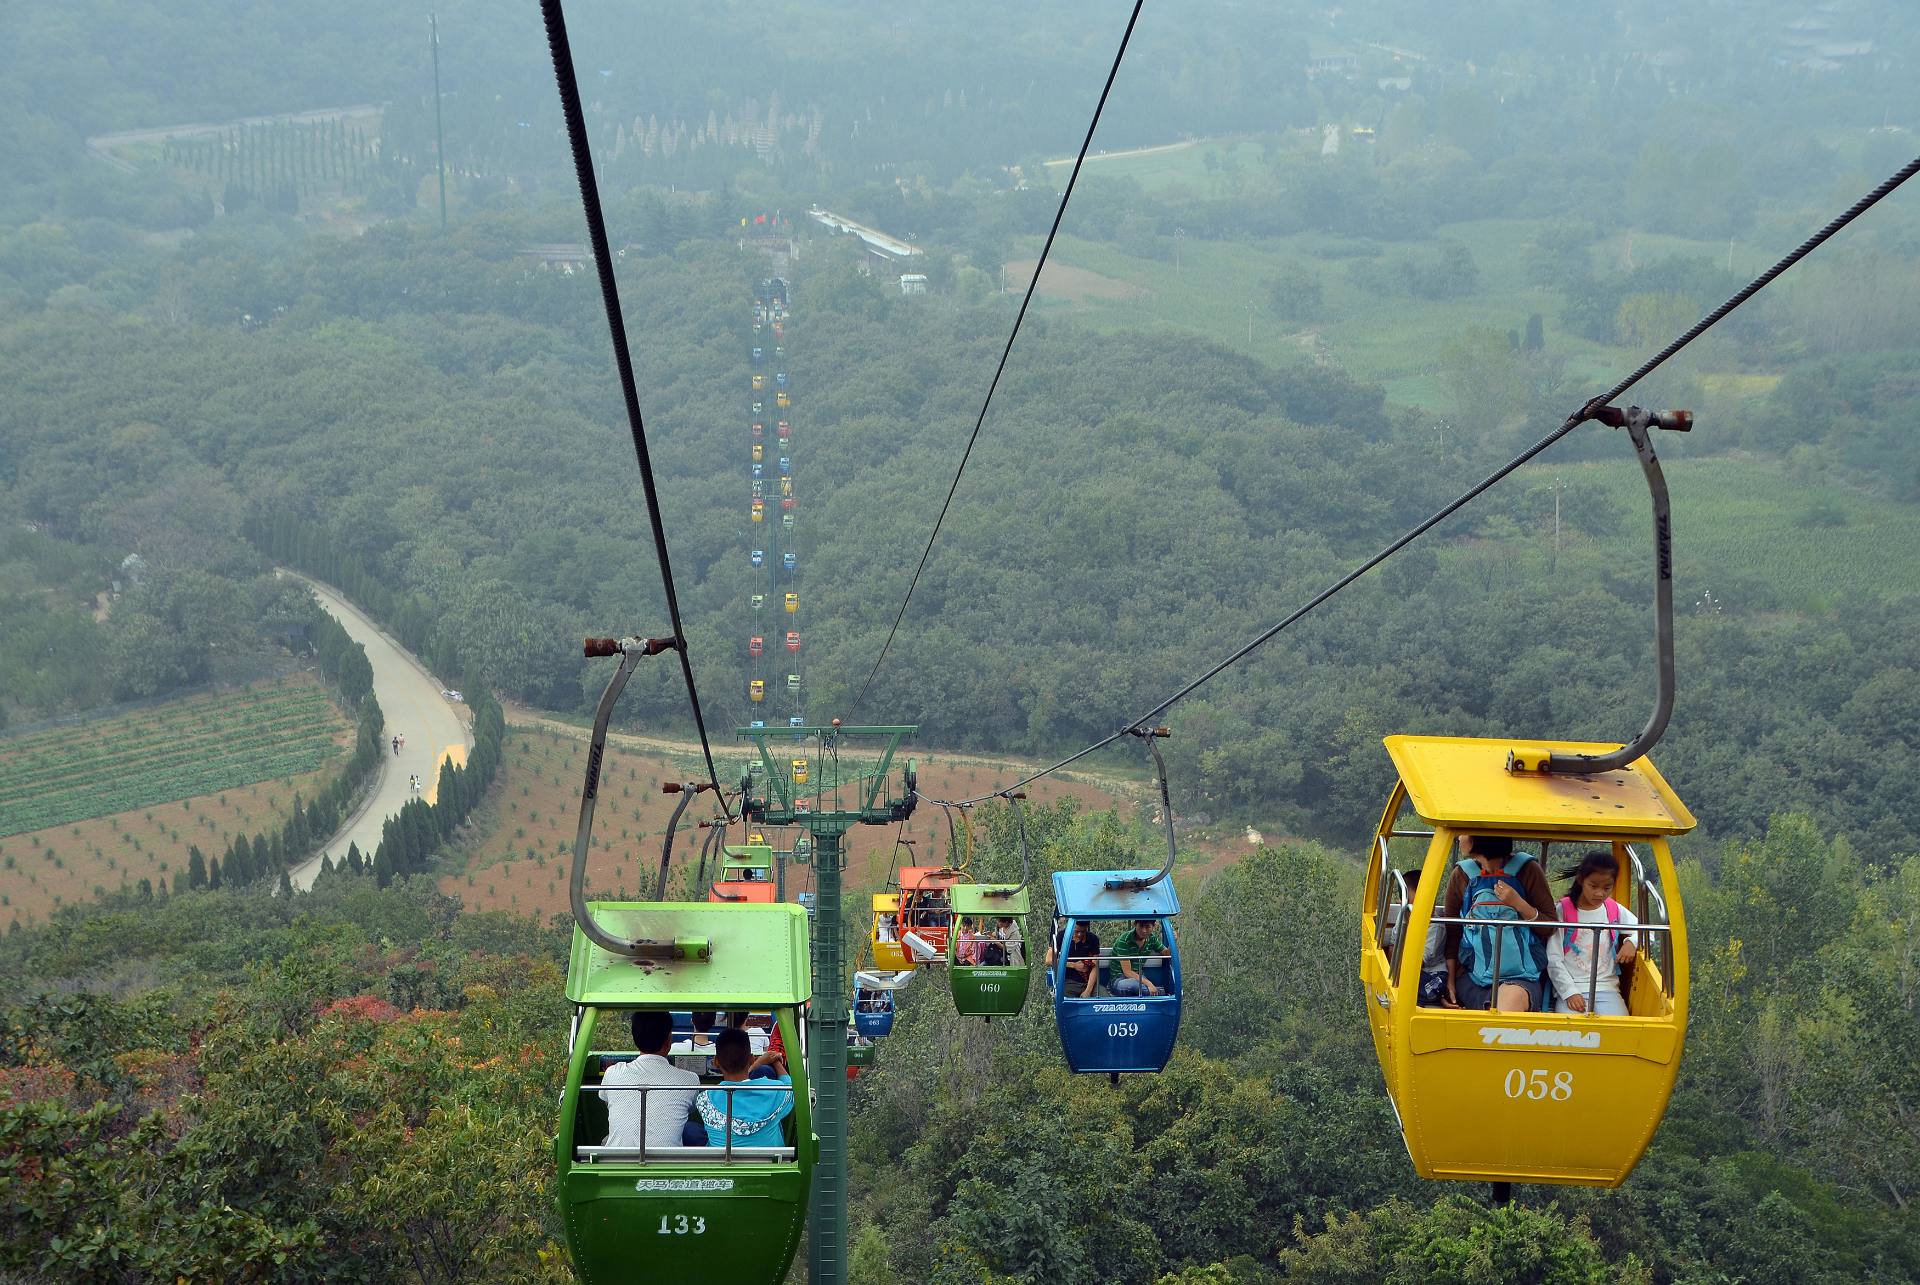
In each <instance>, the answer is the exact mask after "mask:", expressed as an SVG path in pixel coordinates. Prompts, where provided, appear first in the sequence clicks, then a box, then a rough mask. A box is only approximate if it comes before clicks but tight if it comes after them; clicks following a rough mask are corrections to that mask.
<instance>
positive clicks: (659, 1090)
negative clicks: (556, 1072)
mask: <svg viewBox="0 0 1920 1285" xmlns="http://www.w3.org/2000/svg"><path fill="white" fill-rule="evenodd" d="M672 1045H673V1018H672V1016H671V1015H670V1014H667V1013H655V1012H640V1013H635V1014H634V1015H633V1046H634V1047H635V1048H637V1049H639V1050H640V1054H639V1056H638V1057H636V1058H634V1059H633V1060H632V1061H631V1062H621V1063H619V1064H617V1065H615V1066H610V1067H608V1068H607V1071H606V1074H605V1075H602V1076H601V1077H600V1083H601V1084H602V1085H603V1086H604V1087H606V1088H610V1089H618V1090H620V1092H616V1093H602V1094H601V1095H600V1096H601V1097H602V1098H603V1099H604V1100H605V1102H606V1104H607V1143H606V1145H608V1146H609V1147H632V1148H635V1149H638V1148H640V1147H642V1146H646V1147H677V1146H679V1145H681V1130H682V1129H683V1128H684V1127H685V1125H686V1123H687V1112H688V1108H689V1107H691V1106H692V1105H693V1099H694V1094H695V1092H696V1091H697V1090H698V1089H699V1087H700V1077H699V1076H697V1075H695V1074H694V1073H693V1072H692V1071H683V1070H681V1069H680V1068H679V1067H677V1066H674V1065H673V1064H672V1063H670V1062H668V1061H667V1050H668V1049H669V1048H671V1047H672ZM642 1099H644V1100H645V1106H644V1107H643V1106H642ZM643 1114H644V1116H645V1118H646V1122H647V1126H646V1134H645V1137H644V1138H643V1137H642V1135H641V1132H640V1121H641V1118H642V1115H643Z"/></svg>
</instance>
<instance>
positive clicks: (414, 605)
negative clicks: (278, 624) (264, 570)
mask: <svg viewBox="0 0 1920 1285" xmlns="http://www.w3.org/2000/svg"><path fill="white" fill-rule="evenodd" d="M242 530H243V531H244V532H245V533H246V535H247V537H248V538H249V539H250V540H252V541H253V542H254V543H255V544H256V545H258V546H259V547H260V548H261V549H262V550H264V551H265V552H266V553H267V554H268V556H270V557H272V558H274V559H275V560H277V561H280V562H283V563H285V564H287V565H288V566H291V567H294V568H296V569H298V570H301V571H305V572H306V573H307V574H309V575H312V576H315V577H317V578H319V579H321V580H325V581H326V582H327V583H329V584H331V585H333V586H334V587H335V588H338V589H341V590H343V591H344V592H345V593H346V594H347V595H348V596H349V597H351V598H352V599H353V600H354V602H355V603H356V604H357V605H359V606H360V607H361V609H363V610H364V611H366V612H367V613H368V614H369V615H371V616H373V617H374V618H376V619H377V620H379V621H380V623H381V624H382V625H383V626H384V627H385V628H386V629H387V630H388V631H389V632H391V633H392V634H393V635H394V636H395V637H396V638H398V639H399V640H400V641H401V643H403V644H404V645H405V646H406V647H407V648H408V649H409V650H411V651H412V652H414V653H415V654H416V655H419V656H421V657H422V658H423V659H424V660H425V661H426V662H427V665H428V667H429V668H430V669H432V670H433V671H434V672H436V673H441V674H457V673H461V672H463V670H464V664H463V662H462V660H461V657H460V651H459V647H458V646H457V645H456V643H455V641H454V639H453V636H452V634H451V633H450V632H448V631H445V630H442V629H439V628H438V627H437V621H438V618H439V613H438V612H436V611H435V610H434V609H433V605H432V603H430V602H428V601H427V600H426V599H424V598H422V597H420V596H419V595H417V594H410V593H404V592H400V591H397V590H394V589H392V588H390V587H389V586H388V585H386V584H385V583H383V582H382V581H381V580H380V579H378V578H377V577H376V576H375V574H374V573H373V572H372V570H371V569H370V568H368V566H367V565H366V563H365V562H364V561H362V560H361V559H360V557H359V556H358V555H356V554H355V553H353V552H352V551H350V550H347V549H343V548H341V547H340V545H339V543H338V542H337V541H335V540H333V539H331V538H330V537H329V533H328V532H327V530H326V529H325V528H324V527H323V526H321V525H320V524H319V523H317V522H312V521H309V520H307V519H304V518H301V517H298V516H296V515H294V514H292V513H288V512H286V511H285V510H284V509H274V510H272V511H265V510H256V511H255V512H253V513H252V514H250V515H249V516H248V517H247V518H246V519H245V521H244V522H243V524H242ZM321 615H322V617H323V619H324V620H325V621H326V626H328V627H330V628H331V630H333V631H337V632H338V634H339V635H340V637H341V638H344V639H346V641H347V643H349V644H352V645H351V647H348V648H342V647H339V645H338V644H337V643H335V642H333V641H331V640H330V639H327V638H322V637H321V634H320V633H319V632H316V633H315V634H314V635H313V637H314V640H315V646H316V649H317V650H318V651H319V653H320V656H321V666H322V668H326V667H327V666H328V664H329V661H328V655H329V654H330V653H329V650H328V649H329V648H332V649H334V650H333V652H332V654H333V655H334V656H335V659H334V661H333V662H332V664H333V665H334V666H335V668H336V669H337V671H338V673H337V681H339V683H340V684H341V688H342V691H343V692H344V691H345V690H346V689H347V688H348V686H349V685H350V684H357V682H358V668H357V665H358V664H364V663H365V660H366V653H365V651H364V650H362V649H360V648H359V645H358V644H356V643H353V642H352V639H351V638H347V635H346V630H344V629H342V628H341V627H340V624H339V622H337V621H335V620H334V619H333V617H331V616H327V615H326V614H325V613H324V612H322V613H321ZM354 651H359V661H358V662H356V661H355V660H354V659H353V652H354ZM461 681H462V683H463V692H462V694H463V695H464V696H465V698H466V702H467V707H468V708H469V709H471V710H472V711H473V752H472V753H471V754H469V755H468V756H467V762H466V764H465V766H459V765H456V764H453V763H442V764H441V765H440V781H439V788H438V789H437V790H436V791H435V792H434V799H435V801H434V802H433V803H428V802H427V801H426V800H425V799H421V798H415V799H409V800H408V801H407V802H406V804H405V805H404V806H403V807H402V808H401V809H400V811H399V812H397V813H396V814H394V815H393V816H391V817H388V818H387V823H386V826H385V828H384V829H383V830H382V832H381V836H380V844H379V846H378V847H377V848H376V849H375V850H374V852H373V853H372V854H371V855H368V854H366V853H363V852H361V851H360V849H359V846H358V845H357V844H354V845H349V847H348V849H347V852H346V855H345V856H344V857H342V858H341V859H340V861H339V862H338V863H337V864H336V863H335V862H334V861H333V859H332V857H331V855H329V856H328V857H327V858H325V859H323V860H322V862H321V867H320V876H321V878H327V877H329V876H331V875H333V874H334V873H335V872H336V871H339V872H344V873H349V874H356V875H357V874H363V873H370V874H372V875H373V876H374V878H375V879H377V880H378V881H379V884H380V886H381V887H382V888H384V887H386V886H387V885H388V884H389V883H391V882H392V881H393V880H394V878H395V877H396V876H399V875H408V874H416V873H419V872H420V871H423V870H425V869H426V868H427V866H428V864H429V863H430V862H431V861H432V859H433V855H434V854H435V853H436V852H438V851H439V850H440V846H441V845H442V844H444V843H445V842H446V841H447V840H448V839H449V838H451V837H452V836H453V833H454V831H455V830H457V829H458V828H459V827H460V825H461V823H462V822H464V821H465V820H466V819H467V816H468V814H469V813H470V812H472V811H473V808H474V805H475V804H477V803H479V802H480V800H481V798H482V797H483V796H484V795H485V794H486V789H487V785H488V783H489V782H491V781H492V780H493V777H494V773H495V772H497V771H498V770H499V768H500V756H501V751H502V748H503V746H504V743H505V740H506V733H507V718H506V711H505V710H503V709H502V708H501V707H500V702H499V700H498V699H496V698H495V696H494V694H493V692H492V690H491V689H490V688H489V687H488V686H487V684H486V681H485V679H484V678H483V677H482V676H480V675H478V674H467V676H466V677H465V678H463V679H462V680H461ZM372 683H373V671H372V667H371V666H368V667H367V671H366V684H367V688H368V691H369V692H370V691H371V689H372ZM365 699H366V700H367V702H368V703H372V697H371V695H368V696H367V697H366V698H365ZM374 755H375V757H376V759H377V758H378V756H379V733H378V731H377V730H376V732H375V733H374Z"/></svg>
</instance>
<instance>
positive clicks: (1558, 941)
mask: <svg viewBox="0 0 1920 1285" xmlns="http://www.w3.org/2000/svg"><path fill="white" fill-rule="evenodd" d="M1619 876H1620V863H1619V861H1617V860H1616V859H1615V858H1614V855H1613V853H1611V852H1609V851H1608V850H1606V849H1605V848H1595V849H1594V850H1593V851H1591V852H1587V853H1584V854H1582V856H1581V858H1580V864H1579V865H1577V866H1575V867H1574V868H1573V874H1572V876H1571V877H1570V878H1569V879H1568V880H1567V895H1566V896H1564V897H1562V898H1561V899H1560V922H1562V923H1564V924H1568V925H1572V924H1602V925H1607V926H1606V927H1603V928H1601V929H1599V930H1598V931H1595V932H1581V931H1579V930H1577V929H1574V928H1572V927H1567V928H1563V929H1561V930H1560V931H1559V932H1556V933H1555V934H1553V936H1552V937H1551V938H1549V939H1548V941H1547V973H1548V975H1549V976H1550V977H1552V978H1553V990H1554V994H1556V995H1558V996H1559V1001H1558V1003H1556V1004H1555V1005H1554V1011H1556V1012H1560V1013H1585V1012H1587V1011H1588V1004H1587V993H1588V991H1589V990H1591V991H1592V993H1593V1004H1592V1011H1593V1012H1595V1013H1598V1014H1600V1015H1601V1016H1603V1017H1625V1016H1627V1000H1626V996H1624V995H1622V994H1621V993H1620V978H1621V970H1623V969H1626V968H1629V967H1631V966H1632V964H1633V957H1634V945H1633V937H1632V935H1631V934H1629V933H1624V932H1621V931H1620V930H1619V928H1617V927H1614V926H1613V925H1625V926H1626V927H1632V926H1633V925H1634V924H1637V923H1639V922H1640V921H1639V920H1638V919H1636V918H1635V917H1634V914H1633V912H1632V911H1631V910H1628V909H1627V908H1626V907H1624V906H1622V905H1621V904H1620V903H1619V902H1617V901H1615V900H1614V899H1613V885H1614V881H1615V880H1616V879H1618V878H1619Z"/></svg>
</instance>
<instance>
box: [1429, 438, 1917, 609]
mask: <svg viewBox="0 0 1920 1285" xmlns="http://www.w3.org/2000/svg"><path fill="white" fill-rule="evenodd" d="M1664 467H1665V471H1666V475H1667V483H1668V489H1669V491H1670V492H1671V495H1672V499H1673V544H1674V586H1675V594H1676V601H1677V602H1678V603H1679V605H1680V606H1681V607H1682V609H1689V608H1690V606H1691V605H1692V604H1696V603H1698V602H1699V601H1700V599H1701V596H1702V595H1703V594H1705V593H1708V592H1711V593H1713V594H1714V595H1715V596H1716V597H1717V598H1719V599H1721V600H1722V601H1723V602H1725V604H1726V606H1727V607H1728V608H1729V609H1739V608H1741V607H1742V606H1744V605H1747V604H1742V603H1740V602H1737V601H1732V600H1730V598H1729V595H1736V596H1737V595H1738V594H1739V593H1740V592H1742V589H1741V586H1742V584H1743V583H1745V584H1754V583H1758V584H1761V585H1764V586H1765V587H1766V589H1767V590H1768V591H1769V592H1770V593H1771V594H1772V595H1773V597H1774V599H1775V602H1774V605H1775V606H1777V607H1778V608H1780V609H1782V610H1786V611H1794V612H1806V613H1810V614H1824V613H1825V612H1827V611H1830V610H1831V609H1833V608H1834V607H1835V606H1836V605H1837V604H1839V603H1840V602H1841V601H1842V600H1843V599H1844V598H1846V597H1847V596H1848V595H1850V594H1864V595H1873V596H1885V595H1898V594H1912V593H1920V509H1916V508H1915V507H1914V506H1912V505H1907V504H1899V503H1895V502H1894V501H1891V500H1885V499H1880V498H1878V497H1876V496H1871V495H1866V494H1863V493H1861V492H1859V491H1857V490H1854V489H1852V488H1849V487H1846V486H1842V485H1839V484H1836V483H1832V482H1826V481H1822V480H1818V479H1808V478H1800V477H1793V476H1789V474H1788V473H1787V471H1786V470H1785V469H1784V468H1783V467H1782V466H1781V465H1779V464H1777V463H1775V462H1773V461H1768V460H1751V459H1740V458H1733V457H1727V456H1716V457H1708V458H1703V459H1682V460H1666V461H1664ZM1556 478H1557V479H1560V480H1562V481H1564V482H1565V483H1566V485H1567V488H1568V490H1569V492H1571V491H1574V490H1575V489H1577V488H1582V487H1592V488H1595V489H1597V490H1598V491H1599V492H1601V493H1602V494H1604V495H1605V496H1606V497H1607V498H1608V499H1609V500H1611V501H1612V502H1613V505H1614V507H1615V508H1616V509H1617V511H1618V512H1619V513H1620V514H1621V516H1622V521H1621V523H1620V527H1619V529H1618V530H1617V531H1614V532H1611V533H1609V534H1607V535H1605V536H1603V537H1601V538H1599V539H1595V540H1586V539H1584V538H1570V539H1569V540H1568V541H1567V544H1566V546H1565V549H1564V552H1563V554H1562V557H1561V561H1560V565H1559V568H1558V571H1557V574H1556V579H1566V580H1572V581H1577V580H1580V579H1582V578H1585V577H1590V576H1597V575H1599V574H1600V573H1601V572H1602V571H1603V570H1607V569H1612V570H1615V571H1617V570H1619V569H1621V568H1623V567H1624V568H1628V569H1646V570H1647V571H1648V572H1649V574H1650V573H1651V564H1652V560H1653V533H1652V522H1651V519H1650V517H1649V514H1650V509H1649V508H1648V502H1647V491H1646V485H1645V483H1644V482H1643V481H1642V480H1641V477H1640V470H1639V467H1638V466H1637V465H1636V464H1635V463H1634V462H1633V460H1632V453H1631V451H1629V450H1628V449H1627V446H1626V443H1625V442H1624V441H1623V442H1622V443H1621V458H1620V459H1618V460H1615V461H1593V462H1584V463H1577V464H1567V465H1558V466H1556V465H1537V466H1535V467H1532V468H1527V469H1522V470H1521V471H1520V472H1519V473H1517V474H1515V475H1514V477H1513V478H1511V479H1510V480H1509V481H1507V482H1506V483H1504V484H1503V487H1511V488H1516V489H1518V490H1525V489H1527V488H1530V487H1539V486H1547V485H1550V484H1551V483H1553V482H1554V480H1555V479H1556ZM1487 502H1488V503H1490V504H1492V505H1493V506H1494V507H1496V508H1497V507H1498V506H1499V503H1500V496H1499V493H1498V492H1496V493H1495V494H1494V495H1493V496H1490V497H1489V499H1488V501H1487ZM1507 543H1508V544H1509V545H1510V547H1504V548H1503V549H1502V550H1501V552H1500V554H1499V557H1500V559H1501V560H1502V561H1503V562H1504V564H1505V565H1507V566H1509V567H1512V568H1513V569H1514V571H1515V573H1517V574H1526V573H1527V572H1528V571H1529V570H1531V571H1535V572H1539V571H1544V569H1545V566H1546V559H1547V556H1548V552H1549V549H1550V547H1551V544H1552V527H1551V524H1550V522H1549V523H1546V524H1543V526H1542V527H1541V529H1538V530H1529V531H1527V532H1525V533H1524V534H1522V535H1519V536H1515V537H1513V539H1512V540H1511V541H1510V542H1507ZM1444 556H1446V557H1448V558H1462V557H1472V556H1476V554H1475V553H1474V552H1473V551H1472V550H1471V549H1470V548H1464V547H1455V548H1453V549H1450V550H1449V551H1448V552H1447V553H1446V554H1445V555H1444Z"/></svg>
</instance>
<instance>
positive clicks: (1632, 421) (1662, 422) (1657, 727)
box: [1508, 406, 1693, 776]
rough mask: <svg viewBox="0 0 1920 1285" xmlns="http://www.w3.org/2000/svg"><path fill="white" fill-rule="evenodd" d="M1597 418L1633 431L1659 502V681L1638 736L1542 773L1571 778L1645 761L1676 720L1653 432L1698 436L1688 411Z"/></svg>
mask: <svg viewBox="0 0 1920 1285" xmlns="http://www.w3.org/2000/svg"><path fill="white" fill-rule="evenodd" d="M1594 418H1595V419H1596V420H1598V421H1599V422H1600V423H1602V424H1607V425H1609V426H1611V427H1613V428H1624V429H1626V430H1627V436H1628V437H1630V438H1632V439H1633V449H1634V453H1635V454H1637V455H1638V456H1639V457H1640V471H1641V473H1642V474H1644V475H1645V477H1646V479H1647V494H1648V495H1649V496H1650V497H1651V498H1652V500H1653V566H1654V577H1653V642H1654V652H1655V663H1656V665H1657V667H1658V674H1659V678H1658V689H1657V691H1656V692H1655V695H1654V701H1653V714H1652V715H1651V716H1650V717H1649V718H1648V719H1647V725H1646V726H1645V727H1644V728H1642V729H1641V730H1640V734H1639V735H1638V736H1636V737H1634V738H1633V739H1632V740H1631V741H1629V742H1627V743H1626V744H1625V745H1623V746H1621V747H1620V748H1619V749H1617V750H1614V751H1612V752H1611V753H1607V754H1551V755H1548V756H1547V758H1546V760H1545V762H1543V763H1541V764H1540V765H1539V767H1538V769H1537V770H1539V771H1543V772H1553V773H1564V774H1566V775H1569V776H1590V775H1593V774H1595V773H1599V772H1612V771H1615V770H1617V769H1619V768H1623V767H1625V766H1627V764H1629V763H1632V762H1634V761H1635V760H1636V759H1639V758H1642V757H1644V756H1645V755H1646V753H1647V751H1649V750H1651V749H1652V748H1653V747H1654V744H1655V742H1657V741H1658V740H1659V739H1660V737H1661V734H1662V733H1664V732H1665V731H1666V730H1667V720H1668V719H1670V718H1672V717H1673V696H1674V676H1673V524H1672V511H1671V506H1670V505H1669V503H1668V499H1667V478H1666V474H1664V473H1663V472H1661V470H1660V457H1659V456H1658V455H1656V454H1655V453H1654V449H1653V442H1652V440H1651V438H1650V436H1649V433H1648V430H1650V429H1655V428H1659V429H1665V430H1666V431H1668V432H1672V433H1688V432H1692V431H1693V412H1691V411H1684V410H1679V411H1665V410H1663V411H1649V410H1641V409H1640V408H1639V407H1638V406H1629V407H1628V408H1627V409H1626V410H1624V411H1623V410H1620V409H1619V408H1617V407H1613V406H1607V407H1602V408H1601V410H1600V411H1599V412H1598V413H1597V414H1596V415H1595V416H1594ZM1508 765H1509V767H1510V768H1512V769H1513V770H1517V771H1524V770H1525V769H1526V765H1525V764H1520V763H1517V762H1516V760H1515V759H1514V758H1513V757H1512V756H1510V757H1509V760H1508Z"/></svg>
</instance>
